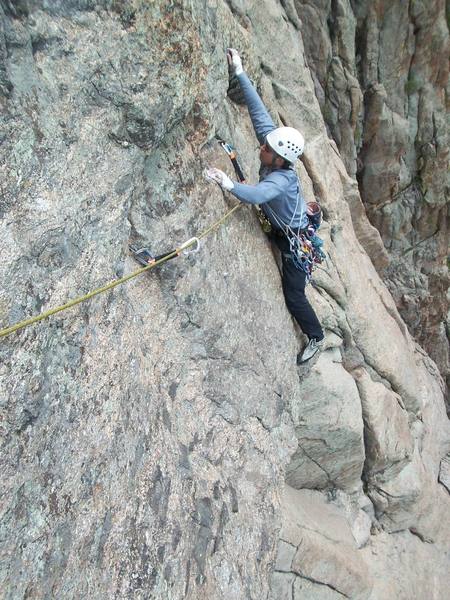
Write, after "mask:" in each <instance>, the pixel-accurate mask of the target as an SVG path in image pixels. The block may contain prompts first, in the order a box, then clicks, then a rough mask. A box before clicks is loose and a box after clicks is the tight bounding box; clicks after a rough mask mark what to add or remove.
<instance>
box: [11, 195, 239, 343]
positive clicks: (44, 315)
mask: <svg viewBox="0 0 450 600" xmlns="http://www.w3.org/2000/svg"><path fill="white" fill-rule="evenodd" d="M241 206H242V205H241V204H237V205H236V206H234V207H233V208H232V209H231V210H229V211H228V212H227V213H226V214H225V215H223V217H221V218H220V219H218V220H217V221H216V222H215V223H213V224H212V225H211V226H210V227H208V228H207V229H205V230H204V231H202V233H200V234H199V235H198V236H196V238H192V239H191V240H190V241H189V242H187V243H186V244H182V245H181V246H180V248H177V249H175V250H174V251H173V252H171V253H170V254H167V255H166V256H164V257H163V258H161V259H159V260H158V261H155V262H154V263H151V264H150V265H148V266H146V267H142V268H141V269H138V270H137V271H133V273H130V274H129V275H125V276H124V277H121V278H120V279H115V280H114V281H111V282H110V283H107V284H106V285H104V286H102V287H100V288H97V289H96V290H93V291H92V292H89V293H87V294H85V295H84V296H80V297H79V298H74V299H73V300H69V302H66V304H63V305H62V306H57V307H55V308H51V309H50V310H46V311H45V312H43V313H41V314H40V315H35V316H34V317H30V318H29V319H24V320H23V321H20V322H19V323H16V324H15V325H11V326H10V327H6V328H5V329H0V337H5V336H6V335H9V334H10V333H13V332H14V331H17V330H18V329H23V328H24V327H28V325H33V323H38V322H39V321H42V320H44V319H46V318H47V317H50V316H51V315H54V314H56V313H58V312H61V311H63V310H67V309H68V308H72V306H76V305H77V304H80V303H81V302H85V301H86V300H89V299H90V298H93V297H94V296H97V295H98V294H102V293H103V292H107V291H108V290H111V289H112V288H115V287H116V286H118V285H120V284H122V283H125V282H126V281H128V280H130V279H133V277H137V276H138V275H140V274H141V273H144V272H145V271H150V269H153V268H154V267H157V266H158V265H161V264H162V263H164V262H166V261H167V260H170V259H171V258H173V257H174V256H176V255H177V254H180V252H181V251H182V250H184V249H186V248H189V247H190V246H192V245H193V244H195V243H196V240H201V239H202V238H204V237H206V236H207V235H209V234H210V233H211V231H213V230H214V229H216V228H217V227H219V226H220V225H222V223H224V222H225V221H226V220H227V219H228V218H229V217H230V216H231V215H232V214H233V213H234V212H235V211H236V210H237V209H238V208H240V207H241Z"/></svg>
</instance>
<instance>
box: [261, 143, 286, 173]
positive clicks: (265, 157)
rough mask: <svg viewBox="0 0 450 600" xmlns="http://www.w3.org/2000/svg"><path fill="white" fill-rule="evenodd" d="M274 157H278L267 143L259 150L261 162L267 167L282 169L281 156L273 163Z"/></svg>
mask: <svg viewBox="0 0 450 600" xmlns="http://www.w3.org/2000/svg"><path fill="white" fill-rule="evenodd" d="M274 156H277V155H276V154H275V152H274V151H273V150H272V148H271V147H270V146H269V145H268V144H267V143H266V142H265V143H264V144H262V146H260V148H259V160H260V161H261V163H262V164H263V165H264V166H265V167H273V166H275V167H280V166H282V164H283V159H282V158H281V157H279V156H277V158H276V159H275V162H274V161H273V159H274Z"/></svg>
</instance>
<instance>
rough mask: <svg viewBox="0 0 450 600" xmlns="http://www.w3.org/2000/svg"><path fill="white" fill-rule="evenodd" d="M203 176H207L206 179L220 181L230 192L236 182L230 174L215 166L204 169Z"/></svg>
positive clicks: (222, 186)
mask: <svg viewBox="0 0 450 600" xmlns="http://www.w3.org/2000/svg"><path fill="white" fill-rule="evenodd" d="M203 176H204V177H205V179H206V181H213V182H214V183H218V184H219V185H220V187H221V188H222V189H224V190H227V191H228V192H229V191H230V190H232V189H233V188H234V183H233V182H232V181H231V179H230V178H229V177H228V175H227V174H226V173H224V172H223V171H221V170H220V169H216V168H215V167H212V168H209V169H205V170H204V171H203Z"/></svg>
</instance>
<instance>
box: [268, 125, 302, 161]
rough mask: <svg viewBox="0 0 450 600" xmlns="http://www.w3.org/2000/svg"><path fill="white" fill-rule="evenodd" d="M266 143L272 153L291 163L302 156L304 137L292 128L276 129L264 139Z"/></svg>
mask: <svg viewBox="0 0 450 600" xmlns="http://www.w3.org/2000/svg"><path fill="white" fill-rule="evenodd" d="M266 142H267V143H268V144H269V146H270V147H271V148H272V150H273V151H274V152H276V153H277V154H279V155H280V156H281V157H282V158H284V159H285V160H288V161H289V162H291V163H294V162H295V161H296V160H297V158H298V157H299V156H301V155H302V154H303V148H304V147H305V139H304V137H303V136H302V134H301V133H300V131H297V129H294V128H293V127H277V129H274V130H273V131H271V132H270V133H269V135H268V136H267V137H266Z"/></svg>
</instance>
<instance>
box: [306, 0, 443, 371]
mask: <svg viewBox="0 0 450 600" xmlns="http://www.w3.org/2000/svg"><path fill="white" fill-rule="evenodd" d="M447 4H448V3H447ZM295 6H296V8H297V12H298V14H299V15H300V16H301V19H302V29H301V31H302V37H303V41H304V43H305V52H306V56H307V60H308V64H309V66H310V68H311V73H312V76H313V80H314V87H315V91H316V95H317V98H318V100H319V104H320V107H321V111H322V114H323V117H324V120H325V122H326V125H327V129H328V131H329V134H330V136H332V137H333V139H334V140H335V141H336V144H337V146H338V148H339V151H340V153H341V156H342V159H343V161H344V163H345V166H346V169H347V171H348V173H349V175H350V176H351V177H352V178H353V177H355V176H356V177H357V179H358V182H359V188H360V192H361V198H362V200H363V202H364V205H365V207H366V211H367V216H368V217H369V220H370V222H371V223H372V224H373V225H374V226H375V227H376V228H377V230H378V231H379V232H380V234H381V237H382V239H383V242H384V245H385V247H386V249H387V251H388V255H389V259H390V260H389V265H388V264H387V261H386V255H385V253H380V252H379V250H378V249H377V247H376V245H374V244H373V240H372V237H373V236H371V237H370V238H369V239H368V237H367V234H365V232H360V231H359V226H357V225H356V224H355V231H356V233H357V235H358V239H359V241H360V242H361V243H362V245H363V246H364V248H365V249H366V251H367V253H368V254H369V256H370V257H371V258H372V260H373V262H374V264H375V266H376V267H377V269H378V271H379V273H380V274H381V275H382V276H383V278H384V280H385V282H386V283H387V285H388V287H389V289H390V291H391V293H392V295H393V297H394V299H395V302H396V305H397V308H398V309H399V311H400V314H401V316H402V318H403V319H404V320H405V322H406V323H407V325H408V327H409V329H410V331H411V332H412V334H413V335H414V336H415V337H416V339H417V340H418V341H419V342H420V343H421V345H422V346H423V347H424V348H425V349H426V350H427V352H428V353H429V354H430V356H431V357H432V358H433V360H434V361H435V362H436V363H437V365H438V366H439V368H440V370H441V373H442V375H443V376H444V378H445V377H449V378H450V359H449V356H450V355H449V339H450V335H449V333H448V331H449V330H448V311H449V298H448V294H447V291H448V287H449V283H450V279H449V275H448V266H447V264H446V257H447V256H448V250H449V233H448V231H449V227H448V224H449V214H448V197H449V176H448V173H449V150H448V149H449V142H450V139H449V127H448V118H447V119H446V114H448V112H447V113H446V109H448V80H449V79H448V73H449V58H448V57H449V52H450V40H449V32H448V24H447V20H446V4H445V2H444V0H428V1H426V2H425V1H422V0H408V1H405V2H399V1H397V2H391V1H389V0H375V1H373V0H362V1H358V2H356V1H352V0H321V1H320V2H318V1H317V0H295ZM352 197H353V195H352ZM350 206H351V210H352V216H354V218H355V220H356V221H358V220H359V217H358V211H359V210H360V208H359V203H358V202H356V204H355V201H354V200H353V199H352V201H351V203H350ZM448 381H450V379H448Z"/></svg>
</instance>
